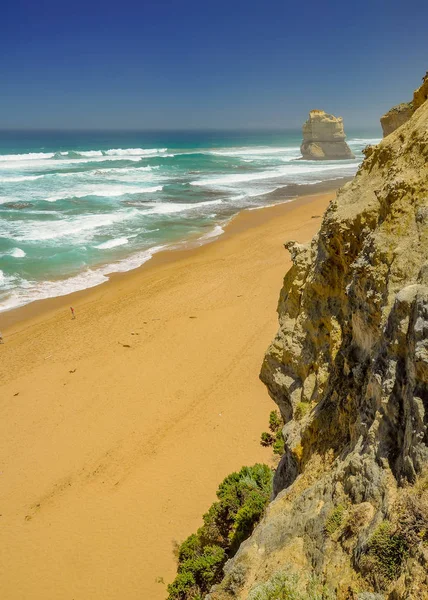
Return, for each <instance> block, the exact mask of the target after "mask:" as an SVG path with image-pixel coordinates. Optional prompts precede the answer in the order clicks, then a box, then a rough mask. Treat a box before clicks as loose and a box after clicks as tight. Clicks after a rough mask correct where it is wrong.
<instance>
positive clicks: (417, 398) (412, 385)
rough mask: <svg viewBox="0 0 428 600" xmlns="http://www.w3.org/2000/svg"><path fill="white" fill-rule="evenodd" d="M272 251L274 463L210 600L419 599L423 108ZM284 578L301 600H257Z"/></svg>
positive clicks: (424, 386) (424, 336) (425, 174)
mask: <svg viewBox="0 0 428 600" xmlns="http://www.w3.org/2000/svg"><path fill="white" fill-rule="evenodd" d="M285 245H286V248H288V250H289V251H290V253H291V257H292V259H293V267H292V268H291V269H290V271H289V272H288V273H287V274H286V276H285V279H284V286H283V289H282V291H281V295H280V300H279V305H278V314H279V325H280V326H279V331H278V334H277V336H276V338H275V340H274V341H273V343H272V345H271V346H270V348H269V349H268V351H267V353H266V356H265V359H264V362H263V366H262V371H261V378H262V380H263V381H264V383H265V384H266V386H267V388H268V390H269V393H270V395H271V397H272V398H273V400H274V401H275V402H276V404H277V405H278V407H279V409H280V411H281V414H282V416H283V419H284V422H285V425H284V429H283V436H284V440H285V454H284V455H283V457H282V459H281V462H280V464H279V467H278V469H277V471H276V475H275V485H274V495H275V499H274V500H273V501H272V502H271V504H270V505H269V508H268V510H267V512H266V515H265V517H264V518H263V520H262V521H261V523H260V524H259V525H258V526H257V528H256V529H255V531H254V533H253V535H252V536H251V537H250V538H249V539H248V540H247V541H246V542H244V543H243V544H242V546H241V548H240V550H239V551H238V553H237V555H236V556H235V557H234V559H232V560H231V561H229V562H228V563H227V565H226V569H225V578H224V580H223V581H222V583H221V584H220V585H218V586H216V587H215V588H214V589H213V590H212V592H211V594H210V595H209V596H208V597H209V599H210V600H229V599H231V598H237V599H242V600H243V599H247V598H249V599H251V600H254V599H257V600H258V599H260V600H263V599H265V598H277V597H280V598H283V597H284V598H288V597H290V598H291V597H292V598H311V599H312V598H338V599H343V600H345V599H348V600H351V599H353V600H357V599H359V600H369V599H372V600H376V599H377V600H380V599H389V600H404V599H414V600H424V599H427V598H428V475H427V468H428V432H427V425H428V102H425V103H423V104H422V105H421V106H420V107H419V108H418V109H417V110H416V111H415V112H414V113H413V115H412V117H411V118H410V120H409V121H408V122H407V123H406V124H404V125H403V126H402V127H400V129H399V130H397V131H396V132H394V133H392V134H391V135H389V136H388V137H387V138H386V139H384V140H383V141H382V142H381V143H380V144H379V145H378V146H376V147H371V148H368V149H367V150H366V159H365V160H364V162H363V164H362V165H361V167H360V169H359V171H358V173H357V175H356V177H355V179H354V180H353V181H352V182H350V183H348V184H347V185H345V186H344V187H343V188H342V189H341V190H340V191H339V193H338V195H337V199H336V200H335V201H333V202H332V203H331V204H330V206H329V208H328V210H327V212H326V214H325V215H324V218H323V222H322V226H321V229H320V232H319V234H318V235H317V236H316V237H315V238H314V239H313V240H312V242H311V243H309V244H307V245H299V244H296V243H293V242H287V243H286V244H285ZM289 577H292V578H293V579H292V581H293V582H294V583H293V585H294V588H293V589H295V590H301V593H302V595H301V596H299V595H297V594H298V593H300V592H298V591H296V595H295V596H286V595H283V596H276V595H275V592H272V593H273V595H272V594H271V595H269V594H270V592H269V590H274V589H277V588H275V586H276V585H277V582H278V581H282V580H283V581H285V580H287V581H289V579H287V578H289ZM281 578H283V579H282V580H281ZM290 581H291V580H290ZM315 588H316V589H317V590H318V592H316V593H317V594H318V595H316V594H315V592H313V594H312V595H311V593H309V592H308V590H309V589H312V590H315ZM319 590H321V591H319Z"/></svg>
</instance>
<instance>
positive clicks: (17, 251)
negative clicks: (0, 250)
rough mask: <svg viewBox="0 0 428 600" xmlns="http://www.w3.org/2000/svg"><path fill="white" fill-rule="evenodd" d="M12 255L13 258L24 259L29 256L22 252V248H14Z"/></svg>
mask: <svg viewBox="0 0 428 600" xmlns="http://www.w3.org/2000/svg"><path fill="white" fill-rule="evenodd" d="M10 255H11V256H13V258H24V257H25V256H27V254H26V253H25V252H24V250H21V248H13V250H11V251H10Z"/></svg>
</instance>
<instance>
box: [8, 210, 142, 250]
mask: <svg viewBox="0 0 428 600" xmlns="http://www.w3.org/2000/svg"><path fill="white" fill-rule="evenodd" d="M138 215H140V213H139V211H138V210H136V209H134V210H127V211H117V212H115V213H106V214H91V215H85V216H81V217H74V218H68V219H61V220H49V221H29V220H25V221H17V222H13V221H11V222H9V223H7V225H8V227H9V231H7V232H5V234H6V235H7V237H8V238H9V239H11V240H15V241H17V242H40V241H44V242H47V241H53V240H57V239H60V238H65V237H69V238H71V237H76V236H78V240H79V243H81V242H82V241H83V240H84V239H87V238H88V236H89V239H90V238H92V237H93V235H95V233H97V230H99V229H100V228H106V227H110V226H111V225H115V224H117V223H121V222H123V221H126V220H128V219H134V218H135V217H136V216H138Z"/></svg>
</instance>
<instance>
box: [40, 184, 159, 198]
mask: <svg viewBox="0 0 428 600" xmlns="http://www.w3.org/2000/svg"><path fill="white" fill-rule="evenodd" d="M162 190H163V186H162V185H156V186H153V187H142V188H131V187H122V186H120V187H113V186H110V187H98V188H91V189H86V190H82V191H80V192H79V191H74V192H72V193H70V194H69V195H68V196H64V195H61V196H49V197H48V198H44V200H45V202H58V201H59V200H72V199H73V198H89V197H94V198H115V197H119V196H131V195H134V194H154V193H156V192H161V191H162Z"/></svg>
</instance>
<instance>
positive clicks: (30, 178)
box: [0, 175, 44, 183]
mask: <svg viewBox="0 0 428 600" xmlns="http://www.w3.org/2000/svg"><path fill="white" fill-rule="evenodd" d="M42 177H44V176H43V175H22V176H21V177H0V182H1V183H20V182H21V181H35V180H36V179H41V178H42Z"/></svg>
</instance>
